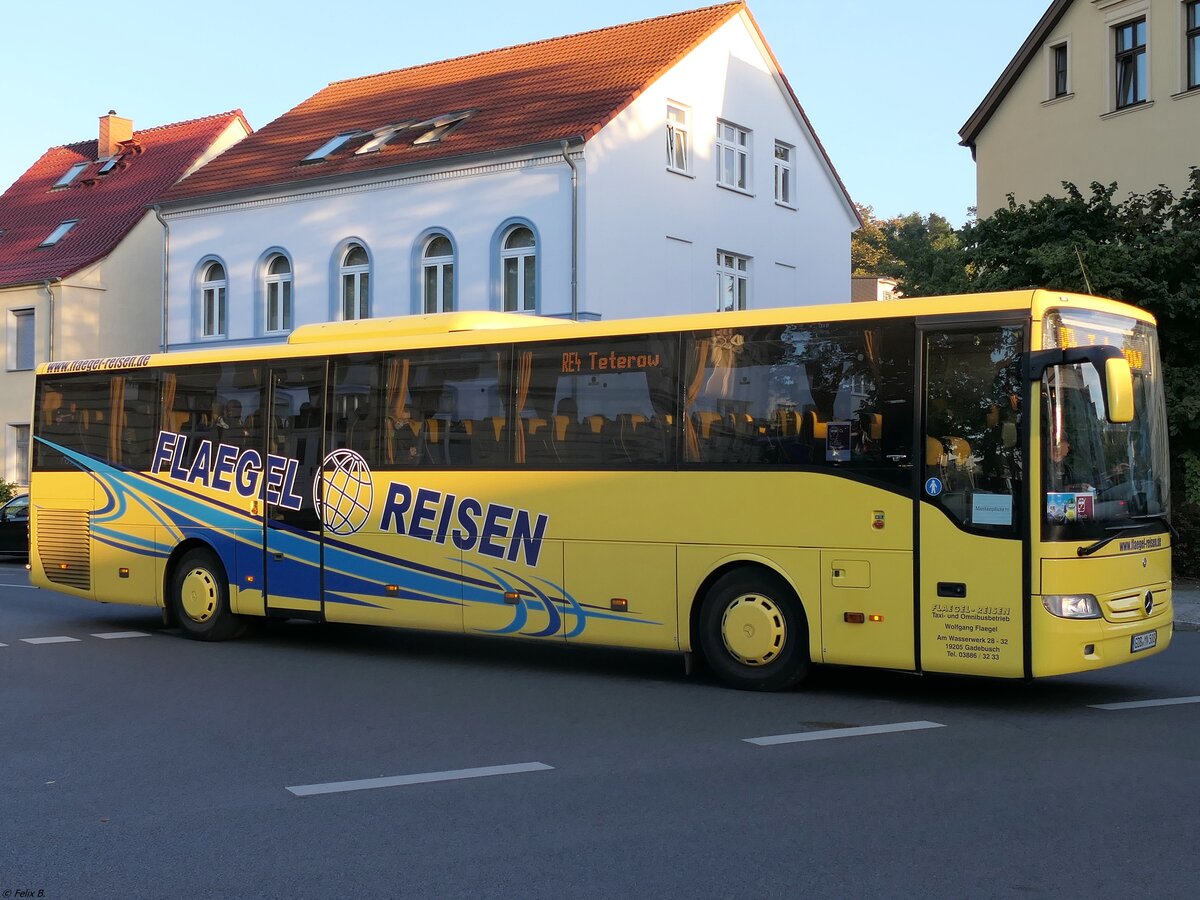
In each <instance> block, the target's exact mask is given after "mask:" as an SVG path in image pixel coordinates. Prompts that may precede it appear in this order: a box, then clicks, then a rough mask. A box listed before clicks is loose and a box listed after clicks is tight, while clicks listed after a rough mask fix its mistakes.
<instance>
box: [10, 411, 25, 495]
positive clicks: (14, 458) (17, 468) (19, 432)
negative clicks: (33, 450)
mask: <svg viewBox="0 0 1200 900" xmlns="http://www.w3.org/2000/svg"><path fill="white" fill-rule="evenodd" d="M29 435H30V429H29V426H28V425H27V424H17V425H9V426H8V446H9V447H10V448H12V449H11V450H10V451H9V452H10V456H9V461H8V471H9V473H10V474H11V475H12V479H11V480H12V481H13V482H14V483H16V484H19V485H22V486H25V487H28V485H29Z"/></svg>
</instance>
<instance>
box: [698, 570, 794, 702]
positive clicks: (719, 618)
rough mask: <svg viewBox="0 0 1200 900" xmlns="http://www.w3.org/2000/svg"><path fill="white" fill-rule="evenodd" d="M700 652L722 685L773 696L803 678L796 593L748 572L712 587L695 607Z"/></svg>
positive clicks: (723, 578)
mask: <svg viewBox="0 0 1200 900" xmlns="http://www.w3.org/2000/svg"><path fill="white" fill-rule="evenodd" d="M699 631H700V635H699V637H700V648H701V649H702V650H703V651H704V658H705V659H706V660H707V661H708V664H709V666H710V667H711V668H712V670H713V672H714V673H715V674H716V675H717V677H719V678H720V679H721V680H722V681H724V682H725V683H726V684H729V685H731V686H732V687H736V688H741V689H742V690H747V691H779V690H784V689H786V688H790V687H792V686H793V685H796V684H798V683H799V682H800V681H801V680H802V679H803V678H804V676H805V675H807V674H808V667H809V658H808V626H807V623H806V621H805V618H804V610H803V608H802V607H801V605H800V600H799V598H798V597H797V596H796V593H795V592H794V591H793V590H792V589H791V588H790V587H789V586H788V585H787V583H786V582H784V581H783V579H781V578H780V577H779V576H777V575H774V574H771V573H768V572H763V571H754V570H748V569H735V570H733V571H731V572H727V573H725V574H724V575H722V576H721V577H720V578H718V579H717V581H716V582H714V584H713V586H712V587H711V588H709V590H708V593H706V594H705V595H704V601H703V603H702V605H701V607H700V621H699Z"/></svg>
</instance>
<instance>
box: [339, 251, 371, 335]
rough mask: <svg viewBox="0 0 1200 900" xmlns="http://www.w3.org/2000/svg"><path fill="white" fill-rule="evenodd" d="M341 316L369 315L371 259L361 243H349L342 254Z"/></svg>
mask: <svg viewBox="0 0 1200 900" xmlns="http://www.w3.org/2000/svg"><path fill="white" fill-rule="evenodd" d="M339 274H340V275H341V276H342V318H343V319H366V318H369V317H370V315H371V261H370V259H369V258H368V257H367V251H366V248H364V247H363V245H362V244H351V245H350V246H349V247H347V248H346V252H345V254H344V255H343V256H342V265H341V268H340V269H339Z"/></svg>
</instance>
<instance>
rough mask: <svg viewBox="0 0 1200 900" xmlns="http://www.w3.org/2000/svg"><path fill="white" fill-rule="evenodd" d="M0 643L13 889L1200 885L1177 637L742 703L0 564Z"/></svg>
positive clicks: (608, 890) (1002, 893)
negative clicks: (1145, 645)
mask: <svg viewBox="0 0 1200 900" xmlns="http://www.w3.org/2000/svg"><path fill="white" fill-rule="evenodd" d="M46 638H59V639H62V638H71V639H73V640H55V641H46V640H42V639H46ZM31 640H32V641H36V642H31ZM0 645H4V646H0V898H10V900H11V898H17V897H21V896H25V897H38V896H42V897H47V898H91V897H121V898H132V897H155V898H158V897H161V898H179V897H189V898H190V897H235V896H251V897H253V896H262V897H287V898H292V897H297V898H304V897H400V898H409V897H414V898H415V897H436V898H442V897H521V898H536V897H547V898H551V897H553V898H559V897H571V898H588V897H636V896H650V895H657V896H665V897H675V896H689V897H714V898H716V897H720V898H728V897H820V898H826V897H921V898H939V897H945V898H963V897H1022V898H1028V897H1056V898H1059V897H1088V898H1103V897H1122V898H1125V897H1129V896H1156V897H1181V898H1182V897H1188V898H1190V897H1193V896H1195V893H1196V885H1197V884H1198V883H1200V862H1198V861H1197V858H1196V851H1197V838H1196V834H1197V810H1198V809H1200V778H1198V777H1197V774H1198V771H1200V750H1198V749H1197V748H1198V747H1200V703H1198V702H1196V701H1198V700H1200V633H1182V634H1178V635H1176V639H1175V643H1174V644H1173V646H1172V647H1171V648H1170V649H1169V650H1168V651H1167V652H1166V653H1165V654H1161V655H1159V656H1158V657H1154V658H1152V659H1147V660H1145V661H1144V662H1142V663H1141V664H1139V665H1133V666H1126V667H1124V668H1118V669H1111V670H1107V671H1104V672H1101V673H1097V674H1093V675H1088V676H1073V677H1067V678H1060V679H1055V680H1052V681H1045V682H1037V683H1034V684H1020V683H1005V682H990V681H976V680H969V679H957V678H947V677H916V676H911V675H900V674H894V673H887V672H869V671H858V670H846V669H830V670H818V672H817V673H816V675H815V676H814V678H813V679H812V681H811V683H810V684H809V686H808V687H807V688H805V689H801V690H797V691H792V692H788V693H783V694H770V695H757V694H747V693H740V692H737V691H733V690H730V689H727V688H724V687H721V686H719V685H717V684H716V683H715V682H714V681H712V680H711V679H709V678H705V677H693V678H685V677H684V675H683V671H682V665H681V664H680V662H679V661H678V660H677V659H676V658H674V657H670V656H659V655H652V654H637V653H618V652H608V651H601V650H595V649H569V648H561V647H551V646H547V645H544V644H538V645H529V644H515V643H506V642H501V641H487V640H481V639H473V638H450V637H444V636H431V635H420V634H412V633H404V632H396V631H387V630H382V629H367V628H353V627H345V626H342V627H334V626H319V625H313V624H308V623H299V622H289V623H275V624H272V625H271V627H269V628H267V629H265V630H264V631H261V632H260V633H258V634H256V635H254V636H252V637H249V638H246V639H242V640H239V641H234V642H230V643H225V644H201V643H195V642H192V641H188V640H185V639H184V638H182V637H179V636H178V635H177V634H174V633H168V632H164V631H163V630H162V626H161V623H160V620H159V618H158V615H157V613H156V612H155V611H154V610H147V609H140V608H136V607H118V606H103V605H99V604H92V603H87V602H84V601H78V600H74V599H72V598H68V597H64V596H62V595H59V594H54V593H51V592H47V591H39V590H36V589H33V588H30V587H28V585H27V582H26V578H25V573H24V570H23V569H22V568H21V567H18V566H0ZM1184 699H1186V700H1189V701H1191V702H1178V703H1171V704H1166V705H1153V706H1144V705H1138V706H1132V707H1121V708H1109V709H1101V708H1096V705H1111V704H1121V703H1139V702H1142V701H1151V700H1184ZM850 729H855V730H850ZM779 736H784V737H783V738H780V737H779ZM798 737H804V738H808V739H806V740H798V739H797V738H798ZM756 738H770V739H771V740H767V741H760V742H758V743H750V742H748V739H756ZM467 776H471V777H467ZM378 779H384V781H382V782H381V781H379V780H378ZM39 891H41V892H43V893H41V894H39V893H38V892H39ZM7 892H11V893H7ZM21 892H25V893H21Z"/></svg>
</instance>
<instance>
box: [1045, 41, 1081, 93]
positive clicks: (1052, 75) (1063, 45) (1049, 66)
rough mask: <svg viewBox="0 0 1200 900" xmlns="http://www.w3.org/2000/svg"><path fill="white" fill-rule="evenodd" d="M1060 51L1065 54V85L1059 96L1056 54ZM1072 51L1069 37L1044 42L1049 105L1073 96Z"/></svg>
mask: <svg viewBox="0 0 1200 900" xmlns="http://www.w3.org/2000/svg"><path fill="white" fill-rule="evenodd" d="M1059 49H1062V50H1063V51H1065V52H1066V54H1067V73H1066V74H1067V84H1066V90H1065V91H1063V92H1062V93H1061V94H1059V93H1057V90H1058V68H1057V66H1056V63H1057V61H1058V60H1057V53H1058V51H1059ZM1074 55H1075V53H1074V49H1073V48H1072V47H1071V36H1070V35H1067V36H1065V37H1059V38H1055V39H1054V40H1051V41H1047V42H1046V102H1047V103H1051V102H1053V101H1055V100H1065V99H1067V98H1068V97H1073V96H1074V90H1075V89H1074V85H1073V84H1072V83H1071V82H1072V79H1071V68H1072V65H1071V63H1072V62H1073V61H1074Z"/></svg>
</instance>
